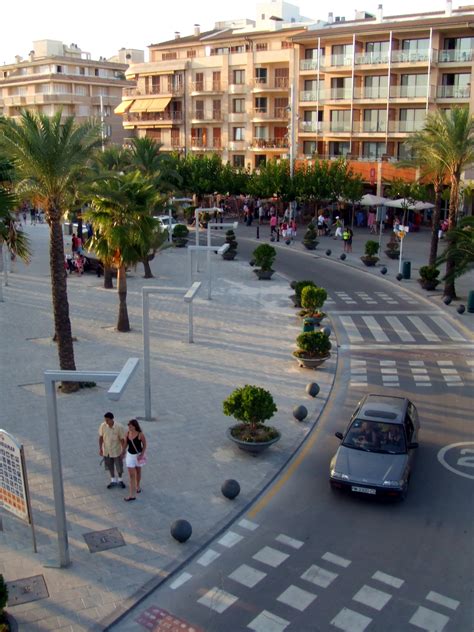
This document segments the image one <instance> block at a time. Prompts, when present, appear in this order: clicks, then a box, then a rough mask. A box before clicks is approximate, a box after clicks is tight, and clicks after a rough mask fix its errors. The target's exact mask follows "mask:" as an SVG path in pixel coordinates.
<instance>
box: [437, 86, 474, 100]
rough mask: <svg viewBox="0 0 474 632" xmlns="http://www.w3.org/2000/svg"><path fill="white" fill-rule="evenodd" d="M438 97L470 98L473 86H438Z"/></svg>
mask: <svg viewBox="0 0 474 632" xmlns="http://www.w3.org/2000/svg"><path fill="white" fill-rule="evenodd" d="M436 96H437V97H438V99H469V97H470V96H471V86H437V88H436Z"/></svg>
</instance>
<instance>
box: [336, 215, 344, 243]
mask: <svg viewBox="0 0 474 632" xmlns="http://www.w3.org/2000/svg"><path fill="white" fill-rule="evenodd" d="M339 237H340V238H341V239H342V222H341V218H340V217H339V215H337V217H336V232H335V233H334V239H339Z"/></svg>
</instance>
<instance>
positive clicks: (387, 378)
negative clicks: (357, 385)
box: [382, 375, 398, 382]
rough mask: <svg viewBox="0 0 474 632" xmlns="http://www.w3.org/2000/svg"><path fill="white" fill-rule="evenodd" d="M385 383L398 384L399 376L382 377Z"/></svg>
mask: <svg viewBox="0 0 474 632" xmlns="http://www.w3.org/2000/svg"><path fill="white" fill-rule="evenodd" d="M382 380H383V381H384V382H398V375H382Z"/></svg>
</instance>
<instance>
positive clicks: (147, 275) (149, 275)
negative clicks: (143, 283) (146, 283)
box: [142, 257, 155, 279]
mask: <svg viewBox="0 0 474 632" xmlns="http://www.w3.org/2000/svg"><path fill="white" fill-rule="evenodd" d="M142 263H143V270H144V272H145V276H144V277H143V278H144V279H154V278H155V277H154V275H153V272H152V271H151V268H150V258H149V257H146V258H145V259H142Z"/></svg>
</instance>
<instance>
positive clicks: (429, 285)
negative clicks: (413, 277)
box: [418, 279, 441, 292]
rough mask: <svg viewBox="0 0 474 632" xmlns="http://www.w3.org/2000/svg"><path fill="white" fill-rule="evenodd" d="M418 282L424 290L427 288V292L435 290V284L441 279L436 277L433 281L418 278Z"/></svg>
mask: <svg viewBox="0 0 474 632" xmlns="http://www.w3.org/2000/svg"><path fill="white" fill-rule="evenodd" d="M418 283H419V284H420V285H421V287H422V288H423V289H424V290H428V292H432V291H433V290H436V288H437V286H438V285H439V284H440V283H441V281H438V280H437V279H435V280H433V281H431V280H427V279H418Z"/></svg>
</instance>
